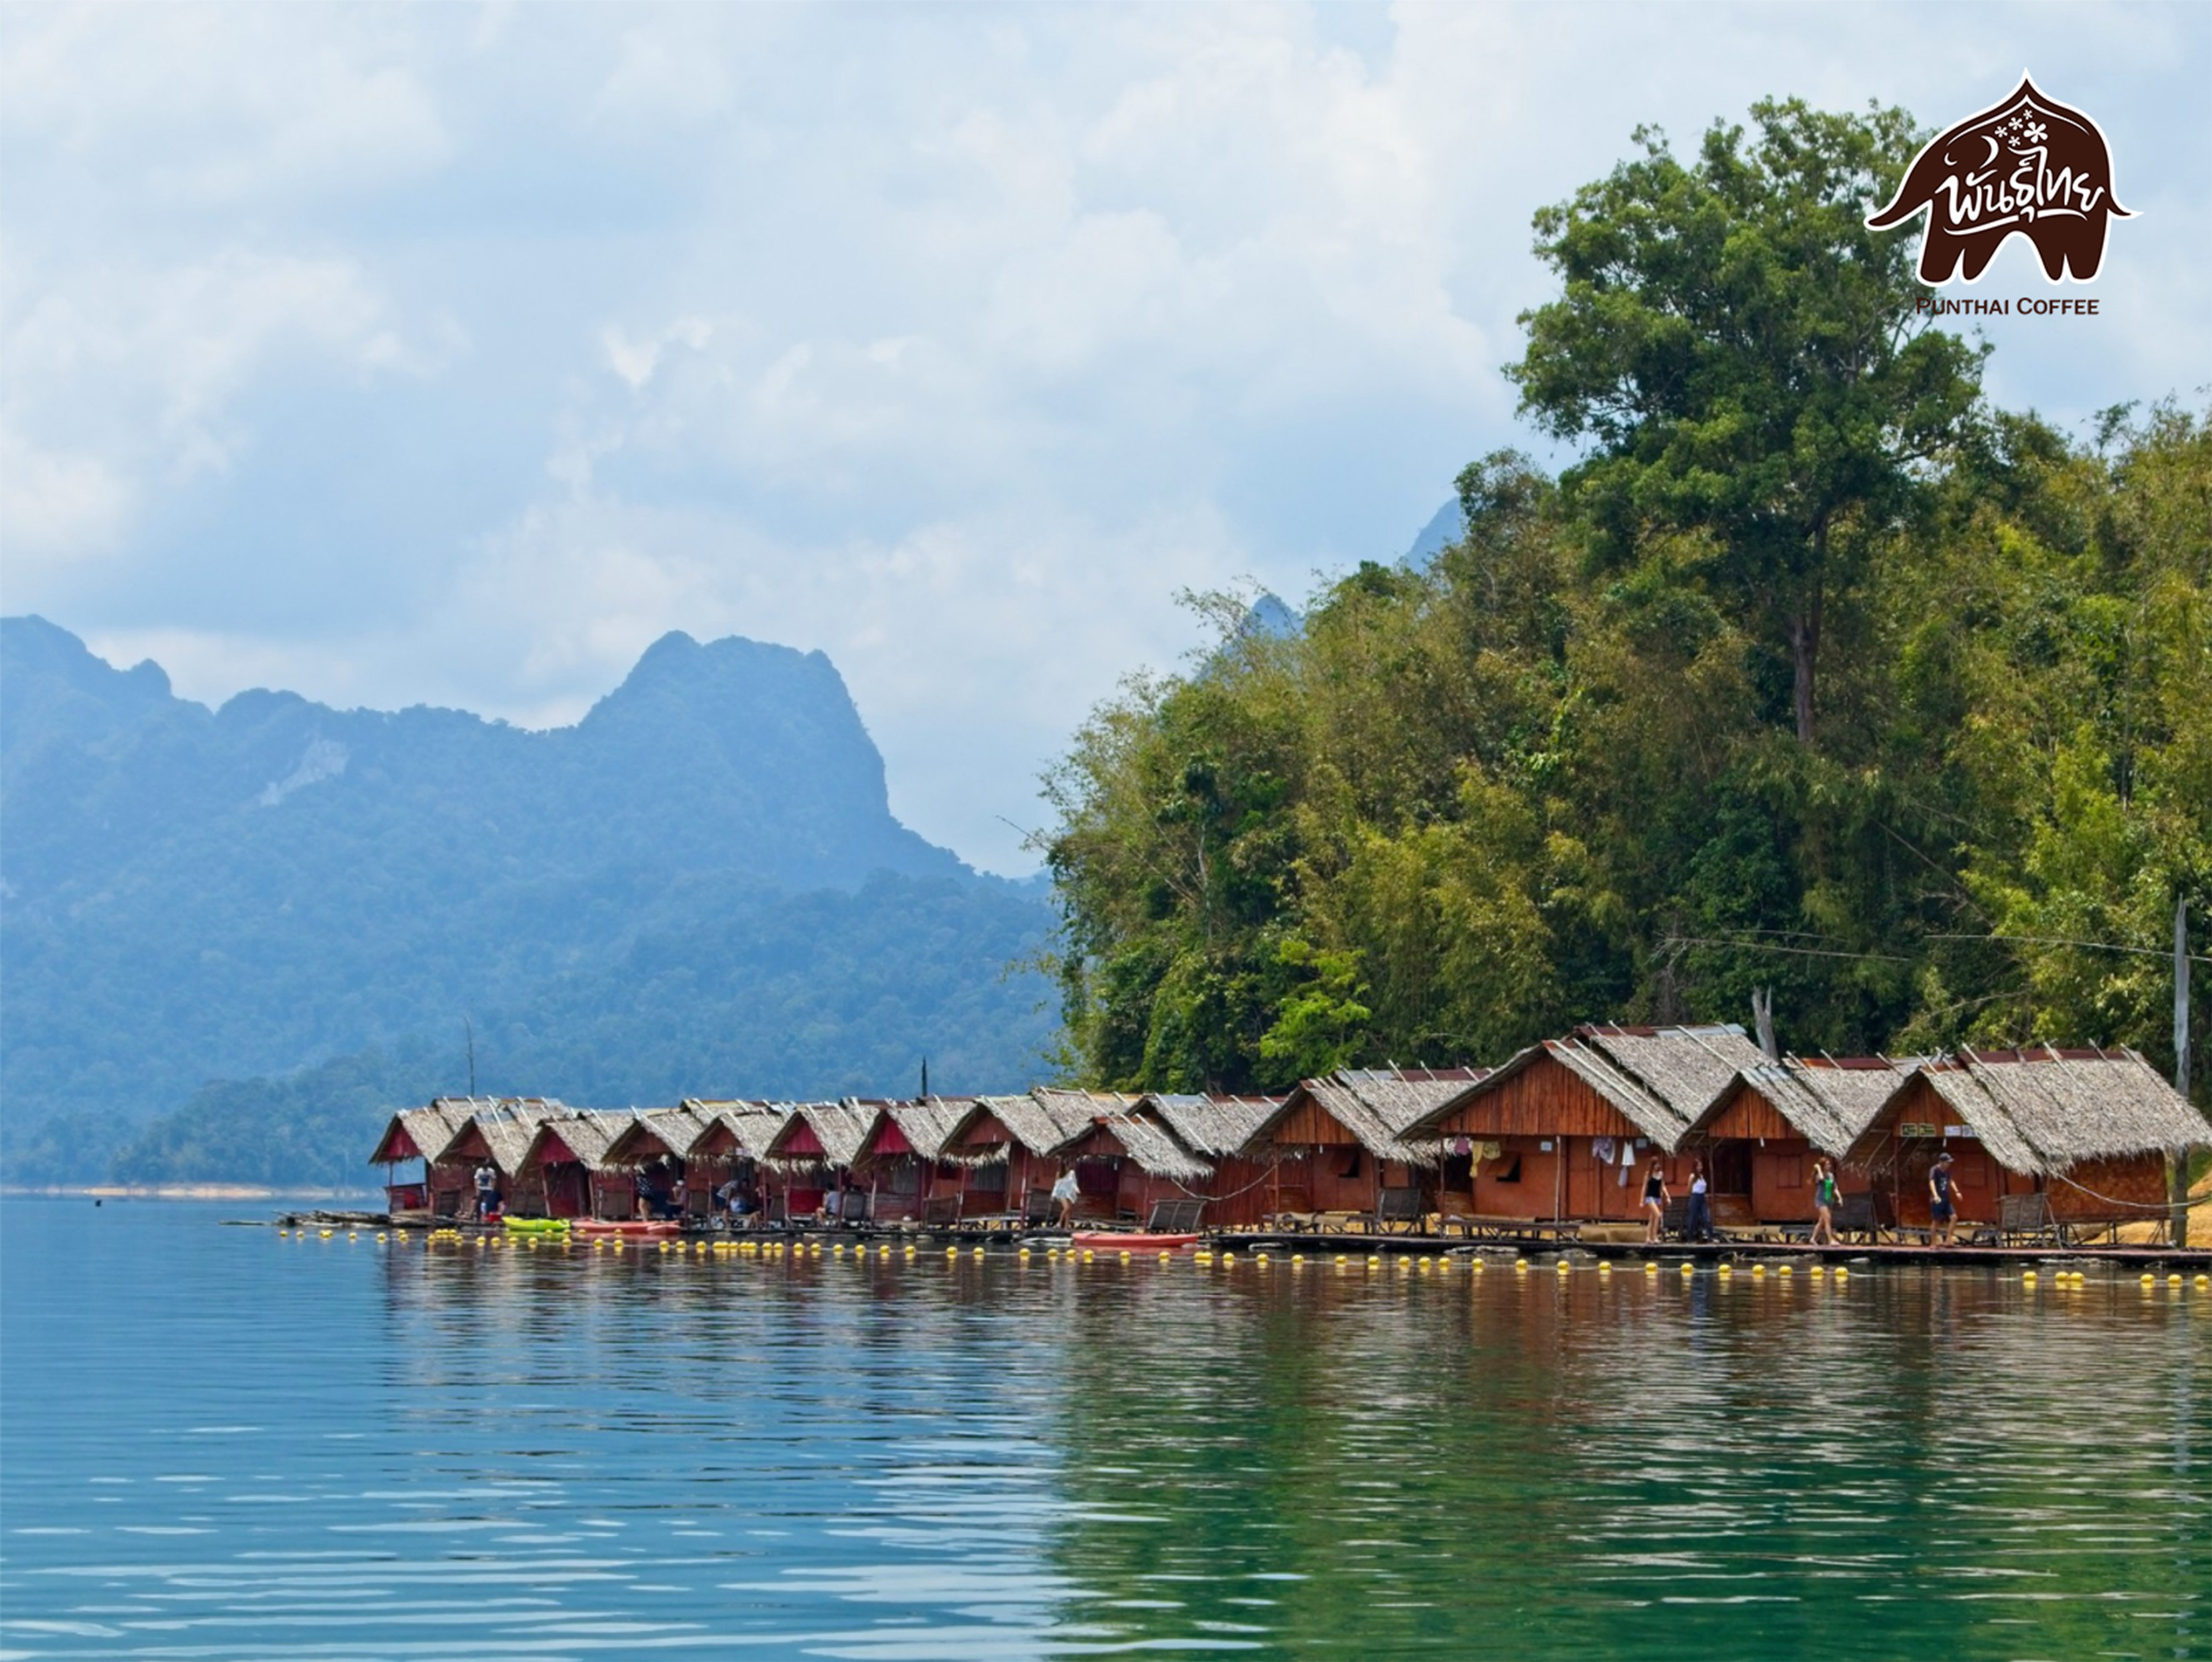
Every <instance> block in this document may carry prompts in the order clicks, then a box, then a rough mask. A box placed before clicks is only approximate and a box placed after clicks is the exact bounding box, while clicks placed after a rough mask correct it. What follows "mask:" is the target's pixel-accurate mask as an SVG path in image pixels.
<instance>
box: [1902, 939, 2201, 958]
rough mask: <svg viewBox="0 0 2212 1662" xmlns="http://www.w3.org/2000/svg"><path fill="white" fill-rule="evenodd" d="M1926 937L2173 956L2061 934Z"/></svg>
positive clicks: (2163, 951) (2169, 952)
mask: <svg viewBox="0 0 2212 1662" xmlns="http://www.w3.org/2000/svg"><path fill="white" fill-rule="evenodd" d="M1926 938H1927V939H1929V940H1931V941H2026V942H2027V943H2030V944H2032V945H2034V946H2078V947H2087V948H2088V949H2090V950H2092V951H2095V952H2129V953H2133V954H2135V955H2136V956H2138V957H2142V958H2166V959H2171V958H2172V956H2173V949H2172V948H2171V947H2163V946H2123V945H2122V944H2121V943H2119V942H2118V941H2077V940H2074V939H2071V938H2069V937H2067V936H2063V935H1929V936H1928V937H1926ZM2187 956H2188V958H2189V961H2191V963H2197V964H2212V958H2208V957H2206V956H2205V955H2203V953H2201V952H2191V953H2190V954H2188V955H2187Z"/></svg>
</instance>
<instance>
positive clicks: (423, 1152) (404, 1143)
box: [368, 1096, 495, 1166]
mask: <svg viewBox="0 0 2212 1662" xmlns="http://www.w3.org/2000/svg"><path fill="white" fill-rule="evenodd" d="M490 1101H495V1099H494V1098H491V1097H482V1098H477V1097H467V1096H441V1097H439V1098H437V1099H436V1100H435V1101H430V1102H428V1103H425V1104H424V1105H423V1106H422V1107H419V1108H402V1109H400V1111H399V1112H398V1113H395V1114H393V1115H392V1118H391V1119H388V1120H386V1122H385V1125H384V1135H383V1136H381V1137H378V1138H377V1139H376V1149H375V1151H374V1153H372V1154H371V1155H370V1156H368V1163H369V1164H370V1165H372V1166H380V1165H387V1164H389V1163H391V1162H393V1161H398V1160H416V1159H422V1160H428V1159H431V1158H434V1157H435V1156H436V1154H437V1152H438V1150H439V1149H442V1148H444V1147H445V1146H446V1145H447V1143H451V1142H452V1141H453V1134H454V1133H455V1132H456V1131H459V1130H460V1129H461V1127H462V1126H464V1125H466V1124H468V1122H469V1116H470V1115H471V1114H472V1113H475V1112H476V1111H477V1108H478V1107H480V1106H482V1105H483V1104H484V1103H486V1102H490ZM396 1148H407V1149H412V1151H413V1152H411V1153H406V1154H399V1153H395V1152H393V1150H394V1149H396Z"/></svg>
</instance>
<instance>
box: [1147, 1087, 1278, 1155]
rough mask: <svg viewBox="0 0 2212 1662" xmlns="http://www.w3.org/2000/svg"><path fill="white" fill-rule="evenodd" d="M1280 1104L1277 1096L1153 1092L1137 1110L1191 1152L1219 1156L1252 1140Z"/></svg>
mask: <svg viewBox="0 0 2212 1662" xmlns="http://www.w3.org/2000/svg"><path fill="white" fill-rule="evenodd" d="M1282 1106H1283V1099H1282V1098H1281V1097H1279V1096H1179V1095H1172V1094H1170V1093H1168V1092H1165V1091H1153V1092H1152V1093H1151V1094H1149V1095H1146V1096H1143V1097H1140V1098H1139V1100H1138V1111H1139V1113H1147V1114H1151V1115H1153V1116H1155V1117H1157V1118H1158V1119H1160V1120H1161V1121H1163V1122H1164V1124H1165V1125H1167V1128H1168V1129H1169V1130H1170V1131H1173V1132H1174V1133H1175V1134H1176V1137H1177V1138H1178V1139H1179V1140H1180V1141H1181V1142H1182V1145H1183V1146H1184V1147H1185V1148H1187V1149H1190V1150H1191V1151H1192V1152H1193V1153H1194V1154H1200V1155H1205V1156H1210V1157H1212V1158H1214V1159H1217V1160H1218V1159H1219V1158H1221V1157H1222V1156H1225V1155H1232V1154H1235V1153H1237V1150H1239V1149H1242V1148H1243V1146H1244V1145H1245V1144H1246V1143H1249V1142H1250V1141H1251V1140H1252V1136H1253V1133H1254V1132H1255V1131H1258V1130H1259V1129H1260V1128H1261V1126H1262V1125H1266V1124H1267V1122H1268V1121H1269V1120H1270V1119H1273V1118H1274V1116H1275V1113H1276V1111H1277V1110H1279V1108H1280V1107H1282Z"/></svg>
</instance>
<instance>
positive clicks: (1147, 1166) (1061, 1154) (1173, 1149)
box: [1052, 1109, 1213, 1183]
mask: <svg viewBox="0 0 2212 1662" xmlns="http://www.w3.org/2000/svg"><path fill="white" fill-rule="evenodd" d="M1102 1131H1103V1132H1104V1133H1105V1134H1106V1135H1107V1136H1109V1137H1112V1138H1113V1139H1114V1140H1115V1142H1117V1143H1120V1144H1121V1150H1122V1152H1123V1153H1124V1154H1126V1155H1127V1156H1128V1157H1129V1158H1130V1159H1131V1160H1133V1161H1134V1162H1136V1163H1137V1165H1138V1167H1139V1168H1140V1169H1141V1170H1144V1171H1146V1172H1150V1173H1151V1174H1152V1175H1153V1176H1154V1177H1164V1178H1169V1179H1171V1180H1174V1181H1176V1182H1178V1183H1195V1182H1198V1181H1199V1180H1200V1179H1202V1178H1207V1177H1211V1176H1212V1175H1213V1168H1212V1167H1211V1166H1209V1165H1207V1164H1206V1162H1204V1161H1203V1160H1200V1158H1199V1157H1198V1156H1196V1155H1194V1154H1193V1153H1192V1152H1191V1151H1190V1150H1189V1149H1186V1148H1184V1147H1183V1146H1182V1143H1178V1142H1176V1139H1175V1136H1174V1133H1172V1132H1171V1131H1169V1130H1168V1128H1167V1127H1166V1126H1165V1125H1160V1124H1159V1123H1158V1122H1157V1121H1155V1120H1152V1119H1146V1117H1145V1116H1143V1115H1142V1114H1137V1113H1127V1112H1126V1111H1123V1110H1121V1109H1115V1110H1113V1111H1111V1112H1109V1113H1100V1114H1094V1115H1093V1116H1091V1119H1089V1120H1088V1121H1087V1122H1085V1124H1084V1125H1082V1126H1080V1127H1079V1128H1078V1129H1077V1130H1076V1131H1074V1132H1073V1134H1072V1135H1070V1136H1069V1137H1067V1138H1066V1140H1065V1141H1064V1142H1062V1143H1060V1146H1059V1147H1058V1148H1056V1149H1054V1150H1053V1151H1052V1153H1053V1157H1054V1159H1057V1160H1060V1161H1071V1160H1073V1159H1075V1158H1076V1157H1077V1156H1078V1154H1079V1152H1080V1151H1081V1149H1082V1145H1083V1144H1084V1143H1086V1142H1088V1141H1089V1140H1090V1139H1091V1137H1093V1136H1094V1135H1096V1134H1097V1133H1099V1132H1102Z"/></svg>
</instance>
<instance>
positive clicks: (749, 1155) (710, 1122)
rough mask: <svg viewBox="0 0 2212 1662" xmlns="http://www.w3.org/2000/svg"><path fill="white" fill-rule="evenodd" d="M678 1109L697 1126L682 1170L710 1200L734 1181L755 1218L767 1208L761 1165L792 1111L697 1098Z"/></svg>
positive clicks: (746, 1103)
mask: <svg viewBox="0 0 2212 1662" xmlns="http://www.w3.org/2000/svg"><path fill="white" fill-rule="evenodd" d="M682 1106H683V1107H686V1108H689V1109H690V1110H691V1112H692V1113H693V1114H694V1115H695V1116H696V1118H697V1119H699V1120H700V1122H701V1126H702V1129H701V1131H700V1132H699V1135H698V1136H697V1137H695V1138H693V1139H692V1143H691V1146H690V1148H689V1149H685V1150H684V1161H685V1163H686V1168H687V1169H688V1170H690V1171H691V1172H693V1173H695V1174H696V1180H697V1181H698V1183H699V1184H701V1185H702V1186H704V1187H705V1188H706V1189H707V1191H708V1193H709V1194H712V1193H713V1192H715V1191H716V1190H719V1189H720V1188H721V1187H723V1186H724V1185H726V1183H728V1182H729V1181H730V1180H732V1179H735V1180H737V1182H738V1186H739V1188H740V1189H741V1190H742V1191H743V1192H744V1197H745V1199H746V1203H747V1204H748V1205H749V1207H750V1210H751V1212H752V1213H753V1214H754V1215H756V1216H758V1215H759V1214H760V1213H761V1212H762V1210H763V1209H764V1208H765V1206H766V1205H767V1204H768V1195H767V1192H766V1187H765V1184H764V1182H763V1178H764V1175H765V1174H764V1172H763V1168H762V1166H761V1164H760V1162H761V1161H762V1160H763V1159H765V1158H766V1157H767V1155H768V1150H769V1145H770V1144H771V1143H774V1142H775V1139H776V1136H777V1134H778V1133H779V1132H781V1131H782V1130H783V1128H784V1126H785V1125H786V1124H787V1123H788V1122H789V1120H790V1119H791V1115H792V1112H793V1111H792V1110H791V1109H790V1108H789V1107H777V1106H776V1105H775V1104H774V1103H771V1102H758V1101H701V1100H700V1099H698V1098H696V1097H686V1098H685V1099H684V1102H683V1104H682Z"/></svg>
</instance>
